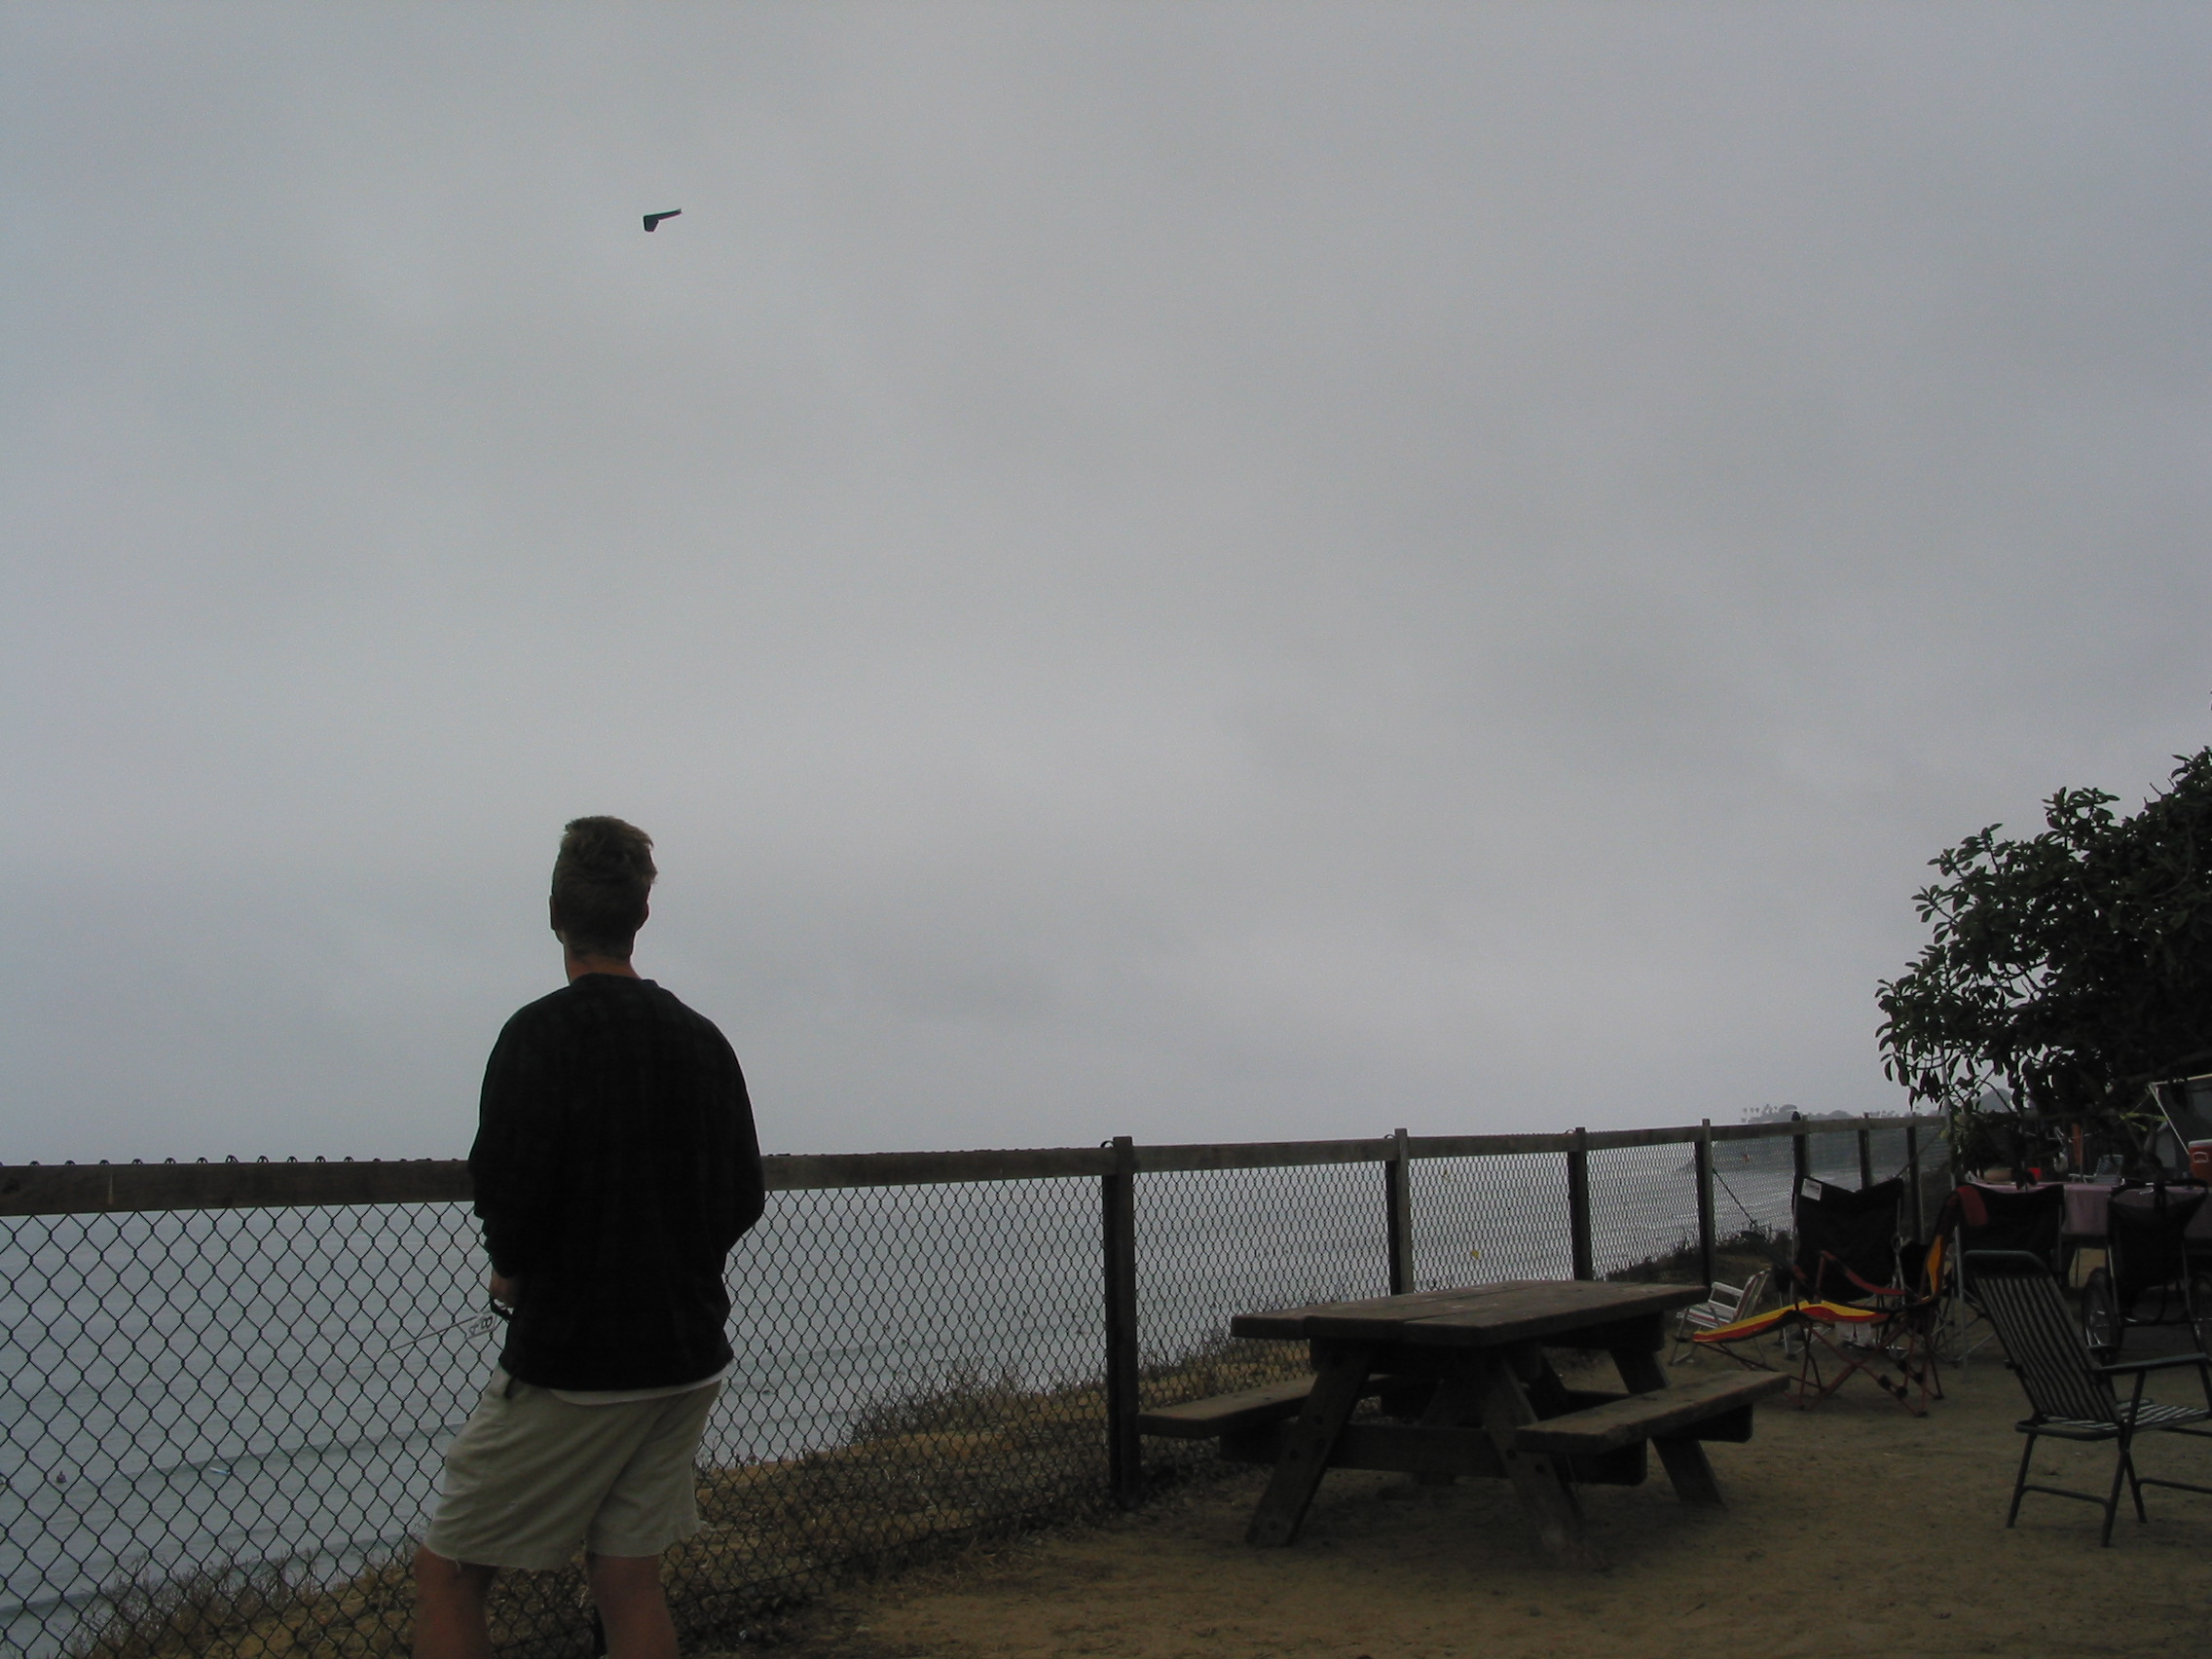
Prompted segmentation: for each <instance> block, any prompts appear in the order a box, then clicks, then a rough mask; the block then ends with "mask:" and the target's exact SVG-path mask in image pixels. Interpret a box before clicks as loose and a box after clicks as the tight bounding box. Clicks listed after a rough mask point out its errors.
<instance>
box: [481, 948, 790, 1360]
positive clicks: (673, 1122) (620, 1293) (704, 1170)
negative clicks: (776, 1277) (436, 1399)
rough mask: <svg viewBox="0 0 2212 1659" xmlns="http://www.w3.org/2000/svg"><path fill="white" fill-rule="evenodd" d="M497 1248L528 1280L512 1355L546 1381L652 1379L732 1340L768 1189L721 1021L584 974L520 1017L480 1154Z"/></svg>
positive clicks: (493, 1068)
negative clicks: (735, 1297) (739, 1247)
mask: <svg viewBox="0 0 2212 1659" xmlns="http://www.w3.org/2000/svg"><path fill="white" fill-rule="evenodd" d="M468 1168H469V1173H470V1174H471V1175H472V1176H473V1177H474V1179H475V1184H476V1213H477V1215H478V1216H480V1217H481V1218H482V1219H483V1222H484V1243H485V1246H486V1248H487V1249H488V1250H489V1251H490V1252H491V1256H492V1265H493V1267H494V1268H495V1269H496V1270H497V1271H498V1272H500V1273H501V1274H503V1275H504V1276H506V1277H508V1278H513V1279H517V1280H519V1281H520V1282H521V1286H522V1290H521V1295H520V1299H519V1302H518V1305H517V1307H516V1310H515V1317H514V1321H513V1323H512V1324H510V1325H509V1326H508V1327H507V1342H506V1346H505V1348H504V1349H503V1350H502V1351H501V1352H500V1355H499V1363H500V1364H501V1365H502V1366H504V1367H505V1368H506V1370H507V1373H508V1375H510V1376H512V1377H516V1378H519V1379H520V1380H521V1381H523V1382H525V1383H535V1384H537V1385H539V1386H540V1387H547V1388H576V1389H591V1390H599V1389H621V1388H653V1387H662V1386H666V1385H669V1384H671V1383H689V1382H693V1381H695V1380H697V1379H700V1378H704V1377H711V1376H713V1375H714V1374H715V1373H716V1372H717V1371H719V1370H720V1369H721V1368H722V1367H724V1366H726V1365H727V1364H728V1363H729V1361H730V1357H731V1353H730V1346H729V1340H728V1338H727V1336H726V1335H725V1334H724V1332H723V1326H724V1324H725V1322H726V1321H727V1320H728V1318H729V1293H728V1291H727V1290H726V1289H725V1288H724V1286H723V1282H722V1268H723V1262H724V1259H725V1258H726V1257H727V1256H728V1254H729V1249H730V1246H731V1245H733V1244H735V1243H736V1242H737V1240H738V1239H739V1238H740V1237H741V1236H743V1235H744V1234H745V1232H746V1230H747V1229H749V1228H750V1227H752V1225H753V1224H754V1223H755V1222H756V1221H757V1220H758V1219H759V1218H760V1211H761V1208H762V1206H763V1204H764V1202H765V1196H764V1193H763V1191H762V1187H761V1180H760V1148H759V1142H758V1139H757V1137H756V1134H755V1131H754V1126H753V1107H752V1103H751V1101H750V1100H749V1099H748V1098H747V1095H746V1091H745V1075H744V1073H743V1072H741V1071H740V1070H739V1069H738V1064H737V1056H736V1055H735V1054H734V1053H732V1052H731V1051H730V1047H729V1044H728V1043H727V1042H726V1041H724V1040H723V1038H722V1034H721V1033H720V1032H719V1031H718V1030H717V1029H716V1028H715V1025H714V1022H713V1021H712V1020H710V1019H708V1018H706V1017H705V1016H704V1015H702V1014H694V1013H693V1012H692V1011H691V1010H690V1009H687V1008H685V1007H684V1006H683V1004H682V1003H681V1002H679V1001H677V999H676V998H675V997H673V996H671V995H670V994H669V993H668V992H667V991H664V990H662V989H661V988H660V987H659V986H658V985H656V984H654V983H653V982H652V981H651V980H650V979H632V978H626V977H620V976H616V975H611V974H587V975H585V976H583V977H581V978H578V979H575V980H572V981H571V983H570V984H569V985H568V986H567V987H566V988H564V989H562V990H558V991H555V992H554V993H553V994H552V995H551V996H548V997H542V998H540V999H539V1000H538V1001H536V1002H534V1003H532V1004H531V1005H530V1006H529V1007H527V1008H525V1009H523V1010H521V1011H520V1012H519V1013H517V1014H515V1016H514V1017H513V1018H512V1019H510V1020H508V1021H507V1023H506V1028H505V1029H504V1030H502V1031H501V1032H500V1033H499V1040H498V1043H497V1044H495V1045H494V1046H493V1049H492V1057H491V1060H490V1061H489V1063H488V1064H487V1065H486V1066H485V1069H484V1096H483V1106H482V1111H481V1115H480V1117H479V1120H478V1126H477V1132H476V1144H475V1146H474V1148H473V1149H472V1150H471V1151H470V1153H469V1155H468Z"/></svg>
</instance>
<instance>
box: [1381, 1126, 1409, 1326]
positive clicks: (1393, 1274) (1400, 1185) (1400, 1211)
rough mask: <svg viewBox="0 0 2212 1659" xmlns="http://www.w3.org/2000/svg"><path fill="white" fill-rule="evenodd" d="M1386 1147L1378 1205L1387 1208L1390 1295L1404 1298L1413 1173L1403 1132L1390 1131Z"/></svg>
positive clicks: (1406, 1290) (1407, 1289)
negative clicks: (1381, 1191)
mask: <svg viewBox="0 0 2212 1659" xmlns="http://www.w3.org/2000/svg"><path fill="white" fill-rule="evenodd" d="M1388 1145H1389V1148H1390V1152H1389V1156H1388V1157H1386V1158H1385V1159H1383V1202H1384V1204H1386V1205H1387V1206H1388V1225H1389V1229H1390V1294H1391V1295H1392V1296H1404V1295H1406V1294H1407V1293H1408V1292H1409V1291H1411V1290H1412V1289H1413V1288H1414V1190H1413V1177H1414V1170H1413V1162H1412V1160H1411V1159H1410V1158H1409V1156H1408V1155H1407V1151H1406V1131H1405V1130H1404V1129H1393V1130H1391V1131H1390V1137H1389V1141H1388Z"/></svg>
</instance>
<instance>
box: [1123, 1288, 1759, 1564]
mask: <svg viewBox="0 0 2212 1659" xmlns="http://www.w3.org/2000/svg"><path fill="white" fill-rule="evenodd" d="M1703 1295H1704V1292H1703V1290H1702V1289H1701V1288H1699V1287H1697V1286H1694V1285H1626V1284H1607V1283H1599V1282H1593V1281H1589V1280H1573V1281H1567V1282H1554V1281H1530V1280H1507V1281H1504V1282H1501V1283H1497V1284H1490V1285H1480V1286H1476V1287H1474V1288H1472V1289H1468V1290H1458V1291H1426V1292H1421V1293H1418V1294H1415V1295H1409V1296H1387V1297H1376V1298H1372V1299H1369V1300H1366V1301H1359V1302H1334V1303H1317V1304H1313V1305H1310V1306H1308V1307H1303V1308H1286V1309H1276V1310H1273V1311H1272V1312H1266V1313H1247V1314H1240V1315H1238V1316H1237V1317H1236V1318H1235V1320H1234V1321H1232V1323H1231V1325H1230V1330H1231V1333H1232V1334H1233V1335H1235V1336H1238V1337H1245V1338H1261V1339H1274V1340H1278V1341H1298V1340H1304V1341H1305V1342H1307V1343H1308V1344H1309V1347H1310V1350H1311V1355H1312V1360H1313V1375H1312V1376H1311V1377H1309V1378H1300V1379H1296V1380H1293V1381H1290V1382H1285V1383H1272V1384H1269V1385H1267V1386H1265V1387H1259V1388H1248V1389H1244V1390H1241V1391H1239V1392H1236V1393H1234V1394H1223V1395H1217V1396H1215V1397H1214V1398H1212V1399H1207V1400H1195V1401H1190V1402H1188V1403H1185V1404H1183V1405H1176V1406H1164V1407H1159V1408H1156V1409H1154V1410H1152V1411H1149V1412H1145V1413H1143V1414H1141V1415H1140V1416H1139V1417H1138V1419H1137V1426H1138V1427H1139V1429H1140V1430H1142V1431H1143V1432H1144V1433H1147V1434H1159V1435H1172V1436H1176V1437H1179V1438H1185V1439H1192V1438H1211V1437H1217V1436H1218V1437H1219V1439H1220V1441H1221V1452H1222V1456H1225V1457H1228V1458H1232V1459H1235V1460H1238V1461H1245V1462H1258V1463H1267V1464H1272V1466H1273V1469H1274V1473H1273V1475H1272V1478H1271V1479H1270V1481H1269V1483H1268V1490H1267V1492H1266V1493H1264V1494H1263V1495H1262V1496H1261V1498H1260V1502H1259V1505H1258V1507H1257V1508H1256V1509H1255V1510H1254V1512H1253V1516H1252V1524H1251V1528H1250V1530H1249V1531H1248V1532H1247V1533H1246V1536H1247V1537H1248V1538H1249V1539H1250V1541H1251V1542H1253V1543H1255V1544H1263V1545H1282V1544H1288V1543H1289V1542H1291V1541H1292V1540H1293V1539H1294V1538H1295V1537H1296V1536H1297V1534H1298V1529H1299V1526H1300V1523H1301V1522H1302V1521H1303V1520H1304V1518H1305V1514H1306V1510H1307V1507H1308V1506H1309V1504H1310V1502H1311V1501H1312V1497H1313V1493H1314V1492H1315V1490H1316V1489H1317V1488H1318V1487H1319V1485H1320V1481H1321V1477H1322V1475H1323V1474H1324V1473H1325V1472H1326V1471H1327V1470H1329V1469H1332V1468H1339V1469H1384V1470H1394V1471H1398V1472H1401V1473H1407V1474H1413V1475H1418V1476H1419V1477H1421V1478H1422V1479H1424V1480H1429V1481H1449V1480H1452V1479H1456V1478H1457V1477H1458V1476H1461V1475H1487V1476H1492V1477H1499V1478H1503V1479H1506V1480H1510V1481H1511V1482H1512V1483H1513V1485H1514V1488H1515V1491H1516V1493H1518V1494H1519V1496H1520V1498H1521V1501H1522V1505H1523V1508H1524V1510H1525V1511H1526V1512H1527V1513H1528V1514H1529V1516H1530V1521H1531V1523H1532V1524H1533V1526H1534V1528H1535V1530H1536V1532H1537V1535H1538V1537H1539V1539H1540V1540H1541V1541H1542V1543H1543V1544H1544V1546H1545V1547H1546V1548H1547V1549H1549V1550H1550V1551H1551V1552H1552V1553H1553V1554H1554V1555H1557V1556H1559V1557H1561V1558H1562V1559H1566V1560H1569V1561H1575V1560H1587V1559H1588V1557H1587V1551H1586V1549H1585V1547H1584V1544H1583V1535H1582V1519H1581V1509H1580V1504H1579V1502H1578V1500H1577V1498H1576V1496H1575V1492H1574V1489H1575V1487H1576V1486H1578V1485H1614V1486H1635V1485H1638V1484H1640V1483H1641V1481H1642V1480H1643V1479H1644V1478H1645V1473H1646V1451H1647V1449H1649V1448H1652V1447H1656V1448H1657V1449H1658V1453H1659V1460H1660V1462H1661V1464H1662V1465H1663V1466H1664V1467H1665V1469H1666V1471H1667V1474H1668V1478H1669V1479H1670V1480H1671V1481H1672V1482H1673V1484H1674V1488H1675V1492H1676V1494H1677V1496H1678V1497H1680V1498H1681V1499H1682V1500H1683V1501H1684V1502H1687V1503H1702V1504H1718V1503H1720V1502H1721V1501H1722V1500H1721V1496H1720V1489H1719V1486H1718V1484H1717V1483H1716V1482H1715V1481H1714V1477H1713V1469H1712V1466H1711V1464H1710V1463H1709V1462H1708V1461H1707V1459H1706V1456H1705V1450H1704V1443H1705V1442H1708V1441H1739V1442H1740V1441H1746V1440H1749V1439H1750V1438H1751V1407H1752V1404H1753V1403H1754V1402H1755V1401H1757V1400H1758V1399H1759V1398H1761V1397H1762V1396H1765V1395H1769V1394H1773V1393H1775V1392H1777V1391H1779V1390H1780V1389H1781V1388H1783V1387H1785V1386H1786V1385H1787V1383H1788V1379H1787V1378H1784V1377H1780V1376H1773V1375H1767V1376H1755V1375H1754V1376H1726V1377H1714V1378H1703V1379H1699V1380H1697V1381H1695V1382H1693V1383H1688V1384H1686V1385H1684V1386H1681V1387H1669V1386H1668V1385H1667V1375H1666V1372H1665V1370H1664V1368H1663V1367H1662V1366H1661V1365H1660V1364H1659V1361H1658V1358H1657V1355H1658V1352H1659V1350H1660V1348H1661V1347H1662V1346H1664V1344H1665V1320H1666V1315H1667V1314H1668V1313H1669V1312H1671V1311H1673V1310H1674V1309H1679V1308H1683V1307H1686V1306H1688V1305H1689V1304H1690V1303H1693V1302H1696V1301H1698V1300H1699V1299H1700V1298H1701V1297H1702V1296H1703ZM1547 1346H1569V1347H1579V1348H1602V1349H1604V1350H1605V1351H1606V1352H1608V1353H1609V1354H1610V1355H1611V1356H1612V1359H1613V1362H1614V1365H1615V1367H1616V1369H1617V1370H1618V1371H1619V1372H1620V1376H1621V1381H1622V1383H1623V1384H1624V1385H1625V1391H1623V1392H1611V1391H1601V1390H1594V1389H1576V1388H1569V1387H1567V1385H1566V1384H1565V1383H1563V1382H1562V1381H1561V1380H1560V1378H1559V1375H1558V1373H1557V1372H1555V1371H1554V1370H1553V1369H1552V1366H1551V1364H1550V1361H1549V1360H1548V1359H1547V1358H1546V1356H1545V1353H1544V1349H1545V1348H1546V1347H1547ZM1376 1395H1380V1396H1381V1397H1382V1404H1383V1412H1384V1414H1385V1417H1386V1418H1387V1419H1398V1420H1380V1419H1358V1420H1354V1419H1353V1416H1352V1413H1353V1410H1354V1408H1355V1407H1356V1406H1357V1405H1358V1404H1359V1402H1360V1401H1361V1400H1363V1399H1367V1398H1370V1397H1373V1396H1376Z"/></svg>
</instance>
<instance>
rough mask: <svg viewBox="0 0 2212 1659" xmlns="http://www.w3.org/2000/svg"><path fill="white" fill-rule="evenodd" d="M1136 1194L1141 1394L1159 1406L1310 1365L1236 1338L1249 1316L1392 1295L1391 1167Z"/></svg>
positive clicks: (1192, 1445) (1185, 1174)
mask: <svg viewBox="0 0 2212 1659" xmlns="http://www.w3.org/2000/svg"><path fill="white" fill-rule="evenodd" d="M1136 1198H1137V1203H1136V1212H1137V1235H1136V1246H1137V1247H1136V1259H1137V1329H1138V1331H1139V1333H1140V1337H1139V1344H1138V1358H1139V1364H1140V1367H1141V1369H1140V1372H1139V1377H1138V1384H1137V1392H1138V1398H1139V1400H1140V1401H1141V1402H1142V1403H1143V1404H1144V1405H1145V1406H1147V1407H1151V1406H1164V1405H1173V1404H1175V1403H1177V1402H1179V1401H1183V1400H1197V1399H1203V1398H1205V1397H1206V1396H1207V1395H1210V1394H1221V1393H1230V1392H1233V1391H1235V1390H1236V1389H1240V1388H1250V1387H1255V1386H1258V1385H1259V1384H1261V1383H1273V1382H1277V1381H1280V1380H1282V1379H1285V1378H1289V1377H1295V1376H1299V1375H1302V1374H1303V1373H1304V1372H1305V1371H1306V1370H1307V1369H1308V1361H1307V1354H1306V1350H1305V1348H1304V1346H1302V1345H1299V1344H1294V1343H1260V1342H1238V1341H1235V1340H1233V1339H1232V1338H1231V1337H1230V1335H1229V1321H1230V1320H1231V1319H1232V1318H1233V1317H1234V1316H1235V1315H1236V1314H1238V1313H1249V1312H1252V1311H1254V1310H1255V1309H1268V1308H1288V1307H1293V1306H1295V1305H1297V1304H1299V1303H1302V1302H1328V1301H1339V1300H1345V1299H1348V1298H1351V1297H1360V1296H1382V1295H1386V1294H1387V1293H1388V1291H1389V1288H1390V1264H1389V1245H1388V1239H1387V1235H1386V1233H1385V1231H1384V1228H1383V1210H1384V1201H1383V1168H1382V1165H1381V1164H1379V1163H1353V1164H1325V1165H1315V1166H1307V1167H1294V1168H1280V1169H1206V1170H1191V1171H1182V1172H1176V1173H1171V1174H1158V1175H1146V1176H1143V1177H1141V1178H1140V1179H1139V1180H1138V1182H1137V1188H1136ZM1144 1458H1145V1467H1146V1470H1147V1472H1148V1473H1149V1474H1151V1475H1154V1476H1156V1477H1157V1476H1158V1475H1160V1474H1161V1473H1164V1472H1167V1471H1170V1470H1174V1469H1180V1468H1184V1467H1188V1466H1189V1465H1191V1464H1193V1463H1210V1462H1212V1461H1213V1449H1212V1447H1211V1446H1210V1445H1208V1444H1206V1443H1204V1442H1199V1441H1189V1440H1159V1439H1148V1440H1146V1441H1145V1443H1144Z"/></svg>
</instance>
